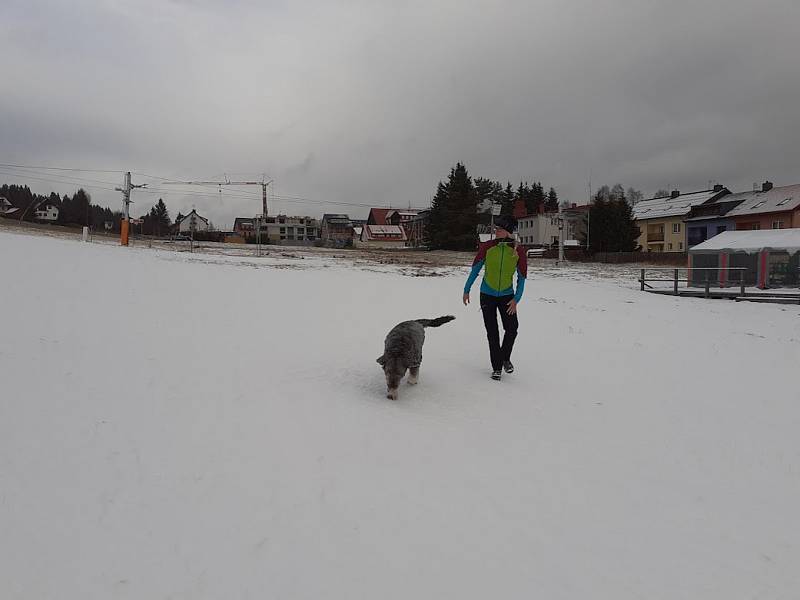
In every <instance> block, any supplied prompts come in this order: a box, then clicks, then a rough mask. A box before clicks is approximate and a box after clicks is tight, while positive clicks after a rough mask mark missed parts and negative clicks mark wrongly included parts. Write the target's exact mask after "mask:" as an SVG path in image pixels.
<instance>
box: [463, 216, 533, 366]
mask: <svg viewBox="0 0 800 600" xmlns="http://www.w3.org/2000/svg"><path fill="white" fill-rule="evenodd" d="M494 224H495V238H494V239H493V240H489V241H488V242H484V243H483V244H481V245H480V247H479V248H478V253H477V254H476V255H475V260H474V261H473V262H472V270H471V271H470V274H469V277H468V278H467V283H466V285H464V298H463V301H464V306H466V305H467V304H469V301H470V298H469V294H470V290H471V289H472V285H473V284H474V283H475V280H476V279H477V278H478V275H479V274H480V272H481V270H482V269H485V271H484V274H483V281H482V282H481V312H482V313H483V324H484V326H485V327H486V338H487V340H488V341H489V358H490V360H491V363H492V379H494V380H496V381H499V380H500V377H501V375H502V371H503V370H504V371H505V372H506V373H513V372H514V365H513V364H512V362H511V351H512V350H513V349H514V340H515V339H516V338H517V330H518V329H519V320H518V318H517V305H518V304H519V302H520V300H521V299H522V294H523V292H524V290H525V280H526V279H527V277H528V261H527V258H526V256H525V250H524V249H523V248H520V247H519V246H518V245H517V244H516V241H515V240H514V231H516V229H517V220H516V219H515V218H514V217H512V216H510V215H500V216H499V217H497V219H495V222H494ZM514 273H516V274H517V289H516V291H515V290H514ZM498 311H499V312H500V320H501V321H502V323H503V331H504V334H503V342H502V344H501V343H500V331H499V329H498V327H497V313H498Z"/></svg>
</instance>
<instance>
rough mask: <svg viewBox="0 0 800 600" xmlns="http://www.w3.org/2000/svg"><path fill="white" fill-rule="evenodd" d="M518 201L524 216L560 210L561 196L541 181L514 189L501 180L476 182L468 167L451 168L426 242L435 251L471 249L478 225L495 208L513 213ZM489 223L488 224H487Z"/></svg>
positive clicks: (437, 197) (436, 202)
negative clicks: (541, 210) (546, 188)
mask: <svg viewBox="0 0 800 600" xmlns="http://www.w3.org/2000/svg"><path fill="white" fill-rule="evenodd" d="M517 201H521V202H522V204H523V205H524V212H525V214H534V213H537V212H539V209H540V207H543V208H544V210H546V211H555V210H558V194H557V193H556V190H555V189H554V188H552V187H551V188H550V189H549V190H548V191H547V192H545V191H544V186H543V185H542V183H541V182H536V181H535V182H533V183H532V184H530V183H528V182H527V181H524V182H520V184H519V185H518V186H517V187H516V188H514V187H513V186H512V185H511V182H507V183H506V185H505V186H504V185H503V184H502V183H500V182H499V181H494V180H491V179H486V178H483V177H478V178H476V179H475V180H474V181H473V179H472V178H471V177H470V175H469V173H468V172H467V168H466V167H465V166H464V165H463V164H462V163H458V164H456V166H455V167H453V168H452V169H450V175H449V176H448V178H447V181H444V182H443V181H440V182H439V184H438V186H437V188H436V195H435V196H434V197H433V201H432V202H431V213H430V219H429V220H428V229H427V239H428V243H429V247H430V248H431V249H433V250H437V249H444V250H472V249H474V248H475V244H476V243H477V241H478V225H479V224H480V223H482V222H483V221H485V220H486V219H485V218H484V215H483V214H482V213H486V214H488V212H489V211H490V210H491V207H492V206H493V205H497V206H500V214H506V215H510V214H513V213H514V206H515V204H517ZM487 223H488V221H487Z"/></svg>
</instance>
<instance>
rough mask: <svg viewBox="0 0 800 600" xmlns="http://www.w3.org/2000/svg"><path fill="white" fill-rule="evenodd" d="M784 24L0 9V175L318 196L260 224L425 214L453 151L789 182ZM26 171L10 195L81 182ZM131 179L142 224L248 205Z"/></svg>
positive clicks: (727, 1)
mask: <svg viewBox="0 0 800 600" xmlns="http://www.w3.org/2000/svg"><path fill="white" fill-rule="evenodd" d="M798 25H800V2H798V1H797V0H792V1H789V0H766V1H761V2H750V1H742V0H706V1H704V0H699V1H692V2H688V1H687V2H685V1H681V0H671V1H647V0H629V1H623V0H605V1H597V0H558V1H556V0H553V1H550V0H529V1H498V0H492V1H485V2H484V1H481V2H471V1H469V0H458V1H455V0H447V1H437V0H424V1H402V0H391V1H389V0H369V1H367V0H364V1H359V0H353V1H341V0H336V1H334V0H330V1H322V0H310V1H302V0H291V1H290V0H284V1H273V2H267V1H261V2H257V1H255V0H253V1H249V0H228V1H222V0H70V1H63V2H41V1H36V0H0V76H1V77H2V79H0V81H2V85H0V163H6V164H9V163H11V164H27V165H44V166H56V167H62V166H63V167H81V168H87V169H109V170H120V171H122V170H128V169H129V170H132V171H134V172H138V173H145V174H148V175H156V176H160V177H165V178H175V179H215V180H216V179H218V178H220V177H222V175H223V174H225V173H227V174H228V175H229V176H230V177H231V178H232V179H243V178H245V179H253V178H260V176H261V174H262V173H266V174H267V176H269V177H271V178H274V180H275V183H274V186H275V192H276V193H277V194H278V196H284V197H285V196H292V197H295V198H307V199H310V200H313V201H314V202H313V203H307V202H303V201H291V202H290V201H288V200H275V201H274V202H273V203H272V206H271V207H270V212H271V213H275V212H281V213H288V214H309V215H311V216H319V215H321V214H322V212H323V211H326V212H331V211H333V212H347V213H349V214H350V215H351V216H354V217H362V216H365V215H366V209H365V208H360V207H357V206H347V205H337V204H333V203H334V202H342V203H353V204H366V205H377V206H386V205H392V206H408V205H409V204H410V205H412V206H427V205H428V203H429V201H430V197H431V195H432V194H433V192H434V191H435V187H436V183H437V182H438V181H439V180H440V179H443V178H445V177H446V176H447V173H448V172H449V169H450V167H451V166H453V165H454V164H455V162H456V161H462V162H464V163H465V164H466V166H467V168H468V169H469V172H470V174H471V175H473V176H484V177H490V178H494V179H501V180H503V181H506V180H511V181H512V182H514V183H517V182H519V181H520V180H521V179H527V180H541V181H542V182H543V183H544V184H545V186H554V187H555V188H556V189H557V190H558V192H559V194H560V196H561V197H562V198H567V199H569V200H571V201H577V202H582V201H584V200H585V199H586V196H587V183H588V180H589V178H590V177H591V183H592V186H593V187H594V188H596V187H598V186H599V185H602V184H608V185H613V184H614V183H617V182H621V183H623V184H624V185H625V186H626V187H627V186H634V187H637V188H639V189H641V190H642V191H644V192H645V195H646V196H649V195H652V193H653V192H655V191H656V189H658V188H661V187H665V188H677V189H681V190H683V191H691V190H694V189H703V188H705V187H706V186H707V184H708V182H709V181H710V180H714V181H719V182H721V183H723V184H725V185H727V186H728V187H730V188H731V189H733V190H734V191H737V190H743V189H749V188H751V187H752V184H753V182H756V181H759V182H760V181H763V180H764V179H770V180H772V181H774V182H775V184H776V185H781V184H790V183H796V182H798V181H800V170H798V168H797V167H798V160H797V159H798V152H797V149H796V148H797V136H798V132H799V131H800V34H798ZM8 173H16V174H13V175H9V174H8ZM18 173H19V171H18V170H17V171H14V170H12V169H11V168H9V167H0V182H9V183H14V182H17V183H21V182H24V183H28V184H30V185H31V187H32V188H33V189H34V190H35V191H39V192H44V191H49V190H51V189H56V190H58V191H60V192H62V193H63V192H70V193H71V192H73V191H74V190H75V189H76V187H77V183H78V181H77V180H74V181H75V183H72V184H66V183H56V182H44V181H39V180H34V179H31V178H28V179H27V180H26V178H25V177H23V176H21V175H19V174H18ZM53 173H55V176H51V177H50V178H51V179H59V181H64V175H65V173H64V172H53ZM51 175H52V174H51ZM72 175H73V176H76V177H82V178H84V179H91V180H93V181H83V183H85V184H87V185H93V186H94V188H88V189H89V191H90V193H91V194H92V197H93V199H94V201H95V202H97V203H101V204H107V205H109V206H112V207H114V208H117V207H119V206H120V205H121V199H120V198H121V197H120V194H119V193H117V192H113V191H107V190H103V189H101V188H103V187H113V186H109V185H108V184H106V183H101V182H111V181H113V182H116V184H121V175H118V174H114V173H105V174H104V173H95V174H87V173H82V174H79V173H73V174H72ZM33 176H36V177H40V178H48V177H47V176H44V175H42V172H41V171H37V172H36V173H35V174H34V175H33ZM137 182H138V183H142V182H150V184H151V186H153V187H157V186H158V189H160V190H164V191H163V193H157V192H156V193H151V194H145V193H142V192H135V193H134V200H136V202H137V204H136V207H135V208H134V211H133V213H134V215H137V216H138V214H140V213H142V212H145V211H146V210H148V209H149V207H150V206H151V205H152V202H153V201H154V200H156V199H157V198H158V197H159V196H161V197H163V198H164V200H165V201H166V202H167V206H168V207H169V209H170V211H171V214H172V215H173V216H174V215H175V214H176V213H177V212H178V211H179V210H181V211H183V212H186V211H187V210H190V209H191V207H192V205H195V206H196V207H197V209H198V211H199V212H201V214H204V213H205V214H207V215H208V216H210V217H211V219H212V220H213V221H214V222H215V224H216V225H217V226H218V227H219V228H227V227H230V226H231V223H232V220H233V217H234V216H236V215H239V216H251V215H253V214H255V213H256V212H259V210H260V201H259V200H258V197H259V196H260V190H259V189H258V188H256V187H253V188H236V189H234V188H226V189H225V190H223V194H222V196H221V197H220V196H219V194H218V193H217V190H216V189H214V188H185V189H189V190H190V191H194V192H195V193H196V194H208V196H205V195H192V196H185V195H183V194H181V193H180V191H179V190H180V189H181V188H169V187H165V186H163V185H160V184H159V180H157V179H149V178H145V177H143V176H138V177H137V176H134V183H137ZM251 195H252V196H251Z"/></svg>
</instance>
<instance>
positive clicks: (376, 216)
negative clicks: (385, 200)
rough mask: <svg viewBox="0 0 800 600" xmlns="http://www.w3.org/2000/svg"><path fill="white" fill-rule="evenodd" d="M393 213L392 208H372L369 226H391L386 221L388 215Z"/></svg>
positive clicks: (368, 221) (368, 220) (368, 218)
mask: <svg viewBox="0 0 800 600" xmlns="http://www.w3.org/2000/svg"><path fill="white" fill-rule="evenodd" d="M390 212H393V211H392V209H391V208H370V209H369V215H368V216H367V223H366V224H367V225H391V223H389V222H388V221H387V220H386V217H387V215H388V214H389V213H390Z"/></svg>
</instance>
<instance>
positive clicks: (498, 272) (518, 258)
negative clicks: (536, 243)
mask: <svg viewBox="0 0 800 600" xmlns="http://www.w3.org/2000/svg"><path fill="white" fill-rule="evenodd" d="M484 267H486V271H485V272H484V274H483V281H482V282H481V294H488V295H490V296H497V297H500V296H514V300H516V301H517V302H519V301H520V300H521V299H522V293H523V291H524V290H525V280H526V279H527V277H528V259H527V258H526V257H525V250H524V249H522V248H519V247H518V246H517V245H516V244H515V242H514V240H513V239H511V238H495V239H493V240H489V241H488V242H484V243H483V244H481V245H480V247H479V248H478V254H476V255H475V260H474V261H473V262H472V271H470V274H469V277H468V278H467V283H466V285H465V286H464V293H465V294H469V291H470V290H471V289H472V284H473V283H475V280H476V279H477V278H478V275H479V274H480V272H481V269H483V268H484ZM514 273H516V274H517V291H516V293H515V292H514Z"/></svg>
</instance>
